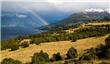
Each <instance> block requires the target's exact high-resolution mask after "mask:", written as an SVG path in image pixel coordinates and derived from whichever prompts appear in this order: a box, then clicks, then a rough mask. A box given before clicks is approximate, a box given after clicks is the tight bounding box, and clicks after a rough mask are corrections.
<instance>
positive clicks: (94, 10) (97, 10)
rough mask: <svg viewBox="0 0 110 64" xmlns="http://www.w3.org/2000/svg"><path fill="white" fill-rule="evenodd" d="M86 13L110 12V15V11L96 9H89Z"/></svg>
mask: <svg viewBox="0 0 110 64" xmlns="http://www.w3.org/2000/svg"><path fill="white" fill-rule="evenodd" d="M84 11H85V12H108V13H110V9H100V8H98V9H95V8H89V9H85V10H84Z"/></svg>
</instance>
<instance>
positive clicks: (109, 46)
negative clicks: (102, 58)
mask: <svg viewBox="0 0 110 64" xmlns="http://www.w3.org/2000/svg"><path fill="white" fill-rule="evenodd" d="M105 45H106V46H107V48H110V36H109V37H107V38H106V39H105Z"/></svg>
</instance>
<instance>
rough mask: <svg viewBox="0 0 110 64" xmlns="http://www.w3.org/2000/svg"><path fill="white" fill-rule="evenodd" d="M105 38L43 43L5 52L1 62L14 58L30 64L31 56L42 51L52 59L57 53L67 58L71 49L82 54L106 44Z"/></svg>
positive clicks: (0, 53) (2, 54)
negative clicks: (84, 51) (86, 50)
mask: <svg viewBox="0 0 110 64" xmlns="http://www.w3.org/2000/svg"><path fill="white" fill-rule="evenodd" d="M105 37H107V36H104V37H92V38H86V39H80V40H78V41H76V42H71V41H59V42H51V43H42V44H40V45H30V46H29V47H27V48H21V49H19V50H17V51H8V50H4V51H1V52H0V55H1V60H3V59H4V58H13V59H17V60H20V61H22V62H24V63H25V62H30V61H31V56H32V55H33V54H34V53H35V52H39V51H40V50H43V51H44V52H47V53H48V54H49V57H51V56H52V54H54V53H57V52H60V53H61V55H62V56H65V54H66V53H67V51H68V49H69V48H70V47H75V48H76V49H77V50H78V53H80V52H82V51H83V50H85V49H89V48H91V47H96V46H97V45H99V44H104V40H105Z"/></svg>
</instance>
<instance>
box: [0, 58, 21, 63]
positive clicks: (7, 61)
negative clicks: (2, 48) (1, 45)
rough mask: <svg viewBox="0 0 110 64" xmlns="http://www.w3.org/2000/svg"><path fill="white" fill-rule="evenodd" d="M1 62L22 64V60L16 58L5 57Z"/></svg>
mask: <svg viewBox="0 0 110 64" xmlns="http://www.w3.org/2000/svg"><path fill="white" fill-rule="evenodd" d="M1 64H22V62H20V61H18V60H13V59H11V58H6V59H4V60H3V61H2V62H1Z"/></svg>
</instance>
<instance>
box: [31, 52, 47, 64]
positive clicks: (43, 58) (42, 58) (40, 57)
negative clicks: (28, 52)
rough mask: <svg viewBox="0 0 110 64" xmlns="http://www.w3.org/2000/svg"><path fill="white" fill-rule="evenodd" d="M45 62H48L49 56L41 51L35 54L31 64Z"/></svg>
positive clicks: (43, 63)
mask: <svg viewBox="0 0 110 64" xmlns="http://www.w3.org/2000/svg"><path fill="white" fill-rule="evenodd" d="M47 62H49V56H48V54H47V53H44V52H43V51H40V53H35V54H34V55H33V57H32V64H45V63H47Z"/></svg>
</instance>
